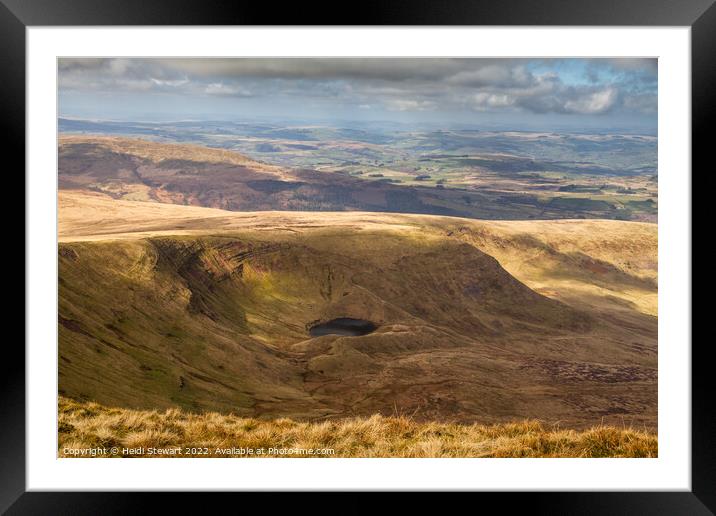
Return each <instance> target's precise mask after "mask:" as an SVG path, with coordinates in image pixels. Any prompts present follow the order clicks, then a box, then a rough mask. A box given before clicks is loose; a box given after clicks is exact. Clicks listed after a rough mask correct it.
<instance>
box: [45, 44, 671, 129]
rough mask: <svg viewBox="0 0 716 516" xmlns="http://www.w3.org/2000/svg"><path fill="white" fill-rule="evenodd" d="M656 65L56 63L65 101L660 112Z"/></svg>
mask: <svg viewBox="0 0 716 516" xmlns="http://www.w3.org/2000/svg"><path fill="white" fill-rule="evenodd" d="M656 74H657V70H656V60H655V59H589V60H584V59H582V60H580V59H566V60H565V59H563V60H559V59H451V58H430V59H424V58H419V59H417V58H416V59H411V58H380V59H375V58H374V59H353V58H347V59H322V58H321V59H318V58H297V59H288V58H286V59H274V58H237V59H228V58H217V59H212V58H205V59H198V58H195V59H125V58H113V59H60V60H59V84H60V90H61V92H71V91H86V92H94V93H99V94H110V95H111V94H117V93H124V94H135V95H141V94H151V95H162V94H172V95H183V96H187V97H189V98H191V97H196V98H204V99H206V98H212V97H217V98H218V97H222V98H232V97H236V98H249V97H252V98H257V99H259V98H261V99H286V98H290V99H294V100H295V101H296V102H334V103H340V104H341V105H343V106H352V107H353V108H355V109H378V110H383V111H457V110H472V111H475V112H481V111H489V112H504V111H510V112H525V113H558V114H569V113H572V114H579V115H596V114H608V113H612V112H620V113H635V114H648V113H653V112H655V110H656V82H657V75H656Z"/></svg>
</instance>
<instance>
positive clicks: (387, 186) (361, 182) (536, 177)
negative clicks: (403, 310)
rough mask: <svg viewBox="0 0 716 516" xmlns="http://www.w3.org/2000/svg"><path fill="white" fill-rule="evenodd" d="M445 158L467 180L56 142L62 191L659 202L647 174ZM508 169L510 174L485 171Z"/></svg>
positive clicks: (557, 213) (83, 139)
mask: <svg viewBox="0 0 716 516" xmlns="http://www.w3.org/2000/svg"><path fill="white" fill-rule="evenodd" d="M440 161H441V162H442V160H440ZM448 161H449V162H450V163H449V164H444V165H440V166H441V167H443V166H446V167H448V169H451V170H452V169H453V168H456V170H458V171H460V172H459V174H458V176H459V177H460V178H462V179H459V180H458V179H457V178H455V177H453V176H450V179H448V178H447V176H446V177H445V178H443V179H440V180H437V179H435V178H432V176H430V174H427V175H426V174H425V173H424V172H421V170H422V169H421V168H420V166H416V167H413V168H410V167H408V169H405V167H397V168H399V169H400V170H402V172H401V171H398V170H397V169H396V170H393V171H392V172H390V173H388V171H386V170H382V169H381V170H382V172H380V173H369V170H368V169H366V168H365V167H360V166H359V167H358V168H356V167H355V166H352V165H351V166H348V165H346V167H348V168H346V169H345V170H343V169H340V170H331V171H325V170H324V171H320V170H318V169H320V168H321V167H320V166H319V164H316V166H315V167H314V168H287V167H282V166H278V165H271V164H268V163H265V162H260V161H256V160H254V159H251V158H249V157H247V156H244V155H242V154H239V153H236V152H232V151H229V150H225V149H221V148H209V147H201V146H197V145H191V144H186V143H181V144H180V143H160V142H155V141H151V140H144V139H135V138H126V137H118V136H87V135H66V134H65V135H61V136H60V140H59V155H58V174H59V187H60V189H81V190H85V191H94V192H100V193H105V194H107V195H110V196H111V197H113V198H115V199H122V200H140V201H158V202H163V203H171V204H183V205H190V206H201V207H207V208H219V209H223V210H230V211H257V210H262V211H265V210H281V211H286V210H288V211H314V212H315V211H371V212H390V213H419V214H434V215H446V216H456V217H467V218H477V219H500V220H525V219H565V218H606V219H624V220H630V219H632V218H638V219H642V220H655V218H656V204H655V203H654V202H653V200H652V199H651V198H650V197H649V198H647V197H643V195H644V192H641V193H639V192H640V190H645V188H644V185H647V186H649V188H652V187H653V185H652V184H651V183H649V182H648V181H647V182H646V183H644V181H641V180H640V181H636V182H633V186H634V187H635V190H633V191H632V190H631V189H630V190H625V191H628V194H617V193H616V190H615V188H617V189H619V187H618V185H612V184H611V183H610V184H607V183H609V181H607V180H605V179H603V178H601V179H600V178H599V177H596V178H592V179H589V180H588V181H587V182H586V183H584V181H585V180H584V179H580V180H579V181H577V182H578V184H575V183H574V181H575V179H574V178H571V179H569V178H566V179H565V178H562V175H563V174H565V173H566V172H564V171H553V170H552V169H551V168H549V167H547V168H545V167H538V172H539V173H537V172H534V171H532V168H534V167H535V166H536V165H534V163H533V161H531V160H529V159H523V158H519V159H518V158H516V157H514V156H507V155H495V156H492V157H491V158H490V159H489V160H486V159H463V158H460V157H452V158H450V159H449V160H448ZM515 163H518V165H516V164H515ZM394 168H395V167H394ZM502 168H507V169H509V170H510V171H509V172H507V171H503V172H499V173H494V172H489V171H490V170H493V169H496V170H502ZM515 168H516V171H512V169H515ZM553 168H554V167H553ZM358 169H361V170H358ZM403 169H405V170H403ZM391 170H392V169H391ZM570 170H571V169H570ZM575 170H576V169H575ZM431 173H432V172H431ZM543 173H544V174H557V176H556V177H546V176H545V177H542V176H541V175H540V174H543ZM575 173H576V172H575ZM358 174H359V175H358ZM386 174H388V176H390V177H388V176H386ZM395 174H398V176H400V177H402V178H403V179H397V177H398V176H396V177H393V175H395ZM577 175H579V174H577ZM373 176H375V177H373ZM436 177H437V176H436ZM565 177H566V176H565ZM426 178H431V179H430V180H429V181H427V182H426V181H425V180H426ZM396 181H397V182H398V183H401V184H394V182H396ZM438 181H439V184H438ZM445 181H448V182H447V183H445ZM610 181H612V180H610ZM645 181H646V180H645ZM612 182H613V181H612ZM421 183H425V184H421ZM642 183H644V184H642ZM647 183H648V184H647ZM629 184H630V185H632V183H631V182H630V183H629ZM446 185H447V187H446ZM604 188H606V190H603V189H604ZM622 189H624V188H622ZM639 199H641V200H639Z"/></svg>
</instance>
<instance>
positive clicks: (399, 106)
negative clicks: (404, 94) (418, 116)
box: [385, 99, 435, 111]
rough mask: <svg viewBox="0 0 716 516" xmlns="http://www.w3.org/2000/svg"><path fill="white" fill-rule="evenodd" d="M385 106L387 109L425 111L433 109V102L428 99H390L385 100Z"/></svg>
mask: <svg viewBox="0 0 716 516" xmlns="http://www.w3.org/2000/svg"><path fill="white" fill-rule="evenodd" d="M385 106H386V108H387V109H388V110H389V111H426V110H429V109H433V108H434V107H435V103H434V102H431V101H429V100H408V99H391V100H388V101H386V102H385Z"/></svg>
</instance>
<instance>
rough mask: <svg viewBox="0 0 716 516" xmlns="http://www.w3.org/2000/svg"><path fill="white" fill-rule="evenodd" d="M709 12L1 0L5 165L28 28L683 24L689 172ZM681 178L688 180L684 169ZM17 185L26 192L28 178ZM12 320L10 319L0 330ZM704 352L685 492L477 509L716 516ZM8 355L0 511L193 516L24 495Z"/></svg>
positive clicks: (712, 79) (18, 154)
mask: <svg viewBox="0 0 716 516" xmlns="http://www.w3.org/2000/svg"><path fill="white" fill-rule="evenodd" d="M713 4H714V0H630V1H629V2H628V3H627V2H624V1H623V0H602V1H600V2H588V1H586V0H571V1H564V0H541V1H539V2H535V1H530V0H502V1H499V2H498V1H487V0H449V1H443V2H439V1H434V2H430V1H428V0H364V1H363V2H361V3H360V4H356V5H355V6H354V8H346V9H345V11H341V10H340V9H338V8H337V7H331V6H329V5H321V4H311V5H307V4H306V3H298V2H297V3H293V4H290V3H284V4H281V6H280V8H278V7H277V6H276V5H275V4H271V3H267V2H263V3H262V2H242V3H239V2H236V3H230V2H226V1H221V0H124V1H121V2H117V1H113V2H109V1H107V0H0V63H1V64H2V68H1V72H0V73H2V81H0V91H1V92H2V94H1V95H0V107H1V110H0V114H1V116H0V124H2V129H3V131H2V134H3V138H2V141H3V147H4V150H5V157H6V158H8V157H10V156H12V157H13V158H16V160H13V161H14V162H15V163H16V165H15V169H14V173H15V174H18V175H19V172H18V171H19V170H24V163H25V34H26V32H25V30H26V28H27V27H29V26H64V25H72V26H83V25H84V26H86V25H94V26H103V25H157V26H161V25H165V26H166V25H455V26H456V25H550V26H568V25H572V26H592V25H607V26H628V25H637V26H689V27H691V45H692V46H691V51H692V56H691V65H692V67H691V69H692V163H693V165H692V169H696V168H699V167H703V168H705V167H706V163H707V161H706V160H707V159H708V158H709V157H710V156H709V154H710V153H711V147H712V144H711V142H710V139H709V137H708V135H709V131H708V128H712V127H714V125H715V122H716V120H714V118H715V117H714V109H713V107H714V98H715V97H716V95H715V94H714V88H713V87H712V85H714V84H716V66H714V58H715V57H716V37H714V35H715V34H716V6H714V5H713ZM342 12H346V13H349V14H342ZM21 167H22V168H21ZM9 171H10V167H8V168H6V173H9ZM684 172H685V180H686V179H687V176H686V174H687V172H688V171H684ZM705 172H706V171H705V170H704V173H705ZM692 177H693V175H692ZM22 189H23V192H24V181H23V186H22ZM692 218H693V216H692ZM15 248H19V246H15ZM692 253H693V250H692ZM692 256H693V254H692ZM15 261H16V257H15ZM692 263H693V259H692ZM17 304H18V305H19V303H17ZM23 306H24V304H23ZM9 323H10V321H9V320H8V321H7V322H6V324H9ZM683 344H684V345H685V346H687V345H689V343H687V342H685V343H683ZM709 345H710V341H709V339H707V340H704V341H701V342H694V343H693V345H692V457H691V465H692V490H691V491H690V492H621V493H618V492H615V493H603V492H579V493H576V492H571V493H544V492H543V493H481V494H480V495H479V496H480V497H482V498H483V500H480V503H483V502H485V501H492V502H496V503H499V504H500V508H501V509H502V510H505V509H506V510H508V511H509V510H511V509H517V508H524V509H528V510H529V511H530V513H537V514H693V515H699V514H714V513H716V416H715V415H714V414H716V412H715V411H714V410H713V402H711V395H710V392H711V390H712V389H711V388H712V385H711V383H710V379H711V377H712V373H711V368H712V365H711V362H710V361H709V360H708V358H709V350H708V347H709ZM4 351H5V354H4V356H3V360H1V361H0V363H2V366H1V367H2V374H0V399H1V402H0V435H1V436H2V439H0V443H2V446H0V511H3V512H4V511H7V512H8V514H64V513H67V514H115V513H117V514H120V513H121V514H126V513H134V512H138V513H141V512H144V510H143V509H146V508H147V507H148V506H147V505H146V504H147V503H148V502H149V501H152V502H154V501H156V502H159V503H161V504H162V509H163V511H165V512H169V511H172V512H179V513H183V512H187V511H188V510H189V509H191V505H190V504H189V500H188V496H189V494H186V493H117V492H114V493H98V492H94V493H78V492H73V493H58V492H51V493H49V492H45V493H40V492H26V487H25V472H26V465H25V451H26V450H25V410H24V409H25V374H26V371H25V353H24V349H22V348H21V346H20V343H19V339H14V340H13V339H10V338H8V339H6V341H5V346H4ZM305 495H306V493H295V494H294V495H293V496H291V497H290V500H288V501H283V502H279V501H277V499H276V498H275V497H274V498H272V502H271V504H272V505H271V509H272V510H276V511H278V510H281V509H282V507H281V505H282V504H286V505H285V507H286V508H287V510H291V509H290V508H295V507H301V506H302V505H305V502H304V501H303V500H305ZM236 496H240V497H241V503H242V505H243V506H246V505H244V504H246V503H249V504H250V503H251V502H252V501H254V500H253V498H255V497H257V496H262V495H261V494H260V493H258V494H248V493H242V494H230V493H226V494H219V493H212V494H211V496H209V497H204V499H203V500H202V502H201V503H202V509H203V512H205V513H206V512H209V511H211V509H212V508H213V507H217V508H218V507H221V506H225V504H227V503H229V504H232V503H233V502H232V497H236ZM264 496H265V495H264ZM371 496H373V495H369V496H361V497H360V498H358V497H357V496H356V495H351V498H354V500H353V501H351V502H350V503H346V502H345V501H343V502H341V506H342V507H344V508H350V509H351V510H352V512H361V513H362V512H368V511H372V510H374V503H375V502H374V501H373V500H372V499H371ZM460 496H464V495H460ZM422 498H423V497H422V494H418V493H416V494H414V495H413V496H412V497H411V500H412V501H413V502H418V503H422ZM469 503H474V500H473V501H470V502H469ZM321 505H323V504H321ZM230 506H231V505H229V507H230ZM308 506H309V507H311V508H312V509H313V511H314V512H315V510H320V507H317V506H316V505H315V504H313V503H311V504H308ZM344 512H347V510H346V511H344Z"/></svg>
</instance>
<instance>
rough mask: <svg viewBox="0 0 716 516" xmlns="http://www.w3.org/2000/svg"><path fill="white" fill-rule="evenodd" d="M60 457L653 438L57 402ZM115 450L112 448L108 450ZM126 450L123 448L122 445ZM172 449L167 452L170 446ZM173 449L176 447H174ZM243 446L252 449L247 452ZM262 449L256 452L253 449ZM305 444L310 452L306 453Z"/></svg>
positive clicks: (566, 448) (620, 453) (603, 445)
mask: <svg viewBox="0 0 716 516" xmlns="http://www.w3.org/2000/svg"><path fill="white" fill-rule="evenodd" d="M58 442H59V456H61V457H70V456H88V453H89V452H86V451H85V452H83V450H89V449H94V450H97V449H103V450H106V451H105V452H104V453H99V454H97V455H96V456H104V457H112V456H114V457H122V456H125V457H126V456H134V457H148V456H160V457H163V456H180V457H201V456H205V457H246V456H253V457H656V456H657V454H658V445H657V437H656V436H655V435H653V434H650V433H647V432H643V431H639V430H634V429H631V428H615V427H609V426H598V427H594V428H591V429H589V430H584V431H575V430H558V429H554V430H553V429H547V428H545V427H544V426H543V425H542V424H541V423H539V422H537V421H523V422H518V423H508V424H499V425H458V424H449V423H437V422H428V423H419V422H416V421H413V420H411V419H410V418H407V417H384V416H379V415H374V416H371V417H368V418H353V419H342V420H332V421H323V422H299V421H293V420H290V419H285V418H284V419H274V420H259V419H252V418H243V417H237V416H234V415H229V414H219V413H215V412H209V413H204V414H192V413H187V412H183V411H181V410H178V409H170V410H167V411H164V412H159V411H155V410H152V411H144V410H129V409H119V408H108V407H104V406H102V405H99V404H97V403H81V402H76V401H73V400H70V399H67V398H62V397H61V398H60V400H59V441H58ZM113 448H114V449H116V450H117V451H116V452H114V453H113V452H110V451H109V450H112V449H113ZM130 448H131V449H133V450H132V451H133V453H132V454H130V453H128V452H125V453H123V451H122V450H123V449H130ZM172 450H174V451H172ZM177 450H179V451H180V453H177ZM248 450H253V452H252V453H251V454H249V453H248ZM258 450H263V453H258ZM307 450H314V452H313V453H312V454H309V453H308V451H307Z"/></svg>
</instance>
